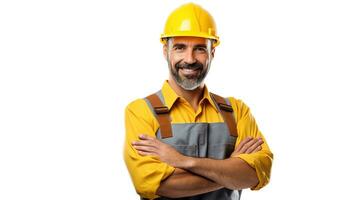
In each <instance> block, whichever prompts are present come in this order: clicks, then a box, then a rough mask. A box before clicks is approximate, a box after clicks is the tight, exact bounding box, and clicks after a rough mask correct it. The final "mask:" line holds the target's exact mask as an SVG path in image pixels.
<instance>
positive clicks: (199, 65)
mask: <svg viewBox="0 0 357 200" xmlns="http://www.w3.org/2000/svg"><path fill="white" fill-rule="evenodd" d="M180 68H183V69H193V70H195V69H202V68H203V64H202V63H200V62H198V61H196V62H195V63H191V64H187V63H185V62H178V63H176V64H175V69H176V70H179V69H180Z"/></svg>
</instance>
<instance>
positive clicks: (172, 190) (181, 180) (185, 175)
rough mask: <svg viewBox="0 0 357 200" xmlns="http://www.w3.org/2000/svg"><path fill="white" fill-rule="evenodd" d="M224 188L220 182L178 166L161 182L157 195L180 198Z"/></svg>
mask: <svg viewBox="0 0 357 200" xmlns="http://www.w3.org/2000/svg"><path fill="white" fill-rule="evenodd" d="M221 188H223V187H222V186H220V185H219V184H217V183H215V182H213V181H211V180H208V179H206V178H204V177H202V176H199V175H195V174H192V173H190V172H188V171H185V170H182V169H180V168H176V169H175V171H174V173H173V174H171V175H170V176H169V177H168V178H167V179H165V180H164V181H162V182H161V184H160V187H159V189H158V190H157V192H156V193H157V195H159V196H163V197H169V198H180V197H188V196H194V195H199V194H203V193H207V192H211V191H215V190H218V189H221Z"/></svg>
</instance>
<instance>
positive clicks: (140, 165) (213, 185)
mask: <svg viewBox="0 0 357 200" xmlns="http://www.w3.org/2000/svg"><path fill="white" fill-rule="evenodd" d="M161 41H162V42H163V44H164V45H163V54H164V56H165V58H166V59H167V62H168V66H169V71H170V75H169V79H168V80H167V81H165V82H164V85H163V86H162V89H161V90H160V91H159V92H157V93H155V94H152V95H149V96H148V97H146V98H144V99H138V100H135V101H133V102H131V103H130V104H129V105H128V106H127V108H126V112H125V119H126V122H125V124H126V140H125V147H124V158H125V162H126V165H127V167H128V170H129V173H130V176H131V178H132V181H133V183H134V186H135V189H136V191H137V193H138V194H139V195H140V196H141V198H142V199H156V198H157V199H171V198H180V199H208V200H213V199H222V200H226V199H240V195H241V190H242V189H245V188H251V189H253V190H258V189H260V188H262V187H263V186H265V185H266V184H267V183H268V181H269V178H270V169H271V165H272V159H273V154H272V153H271V151H270V150H269V147H268V145H267V143H266V141H265V139H264V137H263V135H262V134H261V132H260V131H259V129H258V127H257V125H256V123H255V120H254V118H253V116H252V114H251V113H250V110H249V108H248V107H247V106H246V105H245V104H244V103H243V102H242V101H241V100H237V99H235V98H232V97H231V98H226V99H225V98H222V97H220V96H219V95H215V94H213V93H210V92H208V89H207V87H206V86H205V85H204V82H203V81H204V79H205V77H206V75H207V73H208V71H209V68H210V64H211V60H212V59H213V57H214V52H215V47H217V45H218V44H219V38H218V36H217V35H216V27H215V22H214V20H213V18H212V16H211V15H210V14H209V13H208V12H207V11H206V10H204V9H203V8H202V7H200V6H198V5H196V4H193V3H189V4H185V5H183V6H181V7H179V8H177V9H176V10H175V11H173V12H172V13H171V15H170V16H169V17H168V19H167V22H166V26H165V30H164V34H162V36H161Z"/></svg>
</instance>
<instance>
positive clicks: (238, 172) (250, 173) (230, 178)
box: [179, 157, 258, 189]
mask: <svg viewBox="0 0 357 200" xmlns="http://www.w3.org/2000/svg"><path fill="white" fill-rule="evenodd" d="M179 167H181V168H182V169H185V170H188V171H190V172H192V173H195V174H198V175H201V176H203V177H206V178H207V179H210V180H212V181H214V182H216V183H218V184H220V185H222V186H224V187H226V188H229V189H244V188H251V187H254V186H256V185H257V184H258V178H257V175H256V172H255V169H253V168H252V167H250V166H249V165H248V164H247V163H246V162H245V161H243V160H242V159H240V158H228V159H224V160H214V159H209V158H193V157H185V161H184V162H183V164H182V166H179Z"/></svg>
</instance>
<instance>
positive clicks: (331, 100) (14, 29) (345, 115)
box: [0, 0, 357, 200]
mask: <svg viewBox="0 0 357 200" xmlns="http://www.w3.org/2000/svg"><path fill="white" fill-rule="evenodd" d="M184 2H186V1H177V0H176V1H173V0H170V1H164V0H155V1H145V0H142V1H125V2H124V1H123V2H120V1H114V0H113V1H106V0H102V1H94V0H92V1H84V0H83V1H80V0H61V1H45V0H43V1H39V0H34V1H16V0H13V1H1V2H0V199H1V200H13V199H16V200H20V199H21V200H24V199H38V200H45V199H46V200H47V199H51V200H57V199H58V200H63V199H68V200H72V199H73V200H74V199H75V200H77V199H88V200H92V199H93V200H94V199H105V200H112V199H113V200H114V199H138V197H137V195H136V194H135V190H134V188H133V186H132V183H131V180H130V178H129V176H128V173H127V170H126V167H125V165H124V162H123V159H122V148H123V145H122V144H123V139H124V112H123V111H124V108H125V106H126V105H127V104H128V103H129V102H130V101H132V100H134V99H136V98H142V97H144V96H146V95H148V94H150V93H151V92H155V91H156V90H158V89H160V87H161V85H162V83H163V81H164V80H165V79H166V78H167V75H168V71H167V66H166V63H165V60H164V58H163V56H162V51H161V47H162V46H161V44H160V43H159V36H160V34H161V33H162V30H163V26H164V23H165V19H166V17H167V15H168V14H169V13H170V12H171V11H172V10H173V9H174V8H176V7H177V6H179V5H181V4H182V3H184ZM195 2H196V1H195ZM197 2H198V3H199V4H201V5H202V6H203V7H204V8H206V9H207V10H209V11H210V12H211V14H212V15H213V16H214V17H215V20H216V23H217V26H218V33H219V35H220V37H221V41H222V43H221V45H220V46H219V47H218V48H217V49H216V57H215V59H214V60H213V63H212V68H211V71H210V73H209V75H208V77H207V79H206V83H207V85H208V87H209V89H210V90H211V91H215V92H216V93H219V94H221V95H224V96H235V97H236V98H241V99H243V100H244V101H245V102H246V103H247V104H248V105H249V106H250V107H251V109H252V112H253V114H254V115H255V117H256V119H257V121H258V124H259V127H260V129H261V130H262V132H263V133H264V135H265V137H266V138H267V140H268V143H269V145H270V147H271V149H272V150H273V152H274V154H275V159H274V165H273V169H272V177H271V182H270V184H269V185H268V186H267V187H265V188H264V189H262V190H261V191H258V192H252V191H250V190H245V191H244V192H243V197H242V199H356V196H357V195H356V194H355V182H356V178H357V176H356V168H357V165H356V164H355V162H356V156H355V153H356V149H355V146H356V145H355V144H356V141H355V139H356V134H357V129H356V113H357V106H356V102H357V97H356V85H357V80H356V75H357V74H356V72H355V68H356V67H357V57H356V55H357V39H356V38H357V37H356V36H357V12H356V10H357V6H356V3H355V2H354V1H343V0H339V1H337V0H336V1H328V0H325V1H317V0H299V1H283V0H281V1H203V0H202V1H197Z"/></svg>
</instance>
